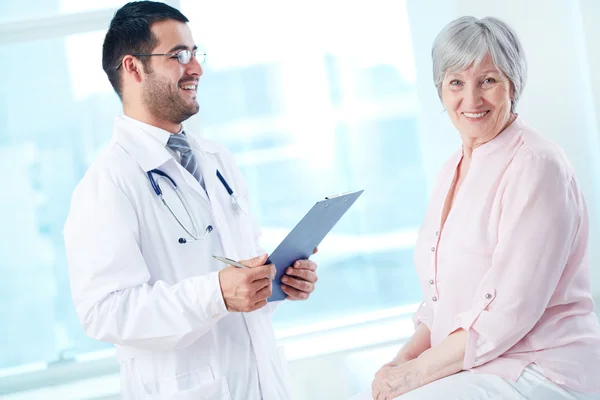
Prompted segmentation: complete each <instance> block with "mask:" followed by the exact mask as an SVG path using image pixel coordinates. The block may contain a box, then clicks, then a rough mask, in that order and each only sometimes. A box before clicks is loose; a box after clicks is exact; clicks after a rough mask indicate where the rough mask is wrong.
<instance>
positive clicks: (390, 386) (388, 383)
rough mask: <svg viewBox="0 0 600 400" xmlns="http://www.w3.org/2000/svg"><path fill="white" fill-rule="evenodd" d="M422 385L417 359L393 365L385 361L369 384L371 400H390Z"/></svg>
mask: <svg viewBox="0 0 600 400" xmlns="http://www.w3.org/2000/svg"><path fill="white" fill-rule="evenodd" d="M421 386H423V383H422V381H421V377H420V373H419V370H418V369H417V360H410V361H407V362H405V363H402V364H399V365H394V364H393V362H392V363H387V364H385V365H384V366H383V367H381V368H380V369H379V371H377V373H376V374H375V379H374V380H373V384H372V385H371V392H372V395H373V400H392V399H395V398H396V397H398V396H400V395H403V394H404V393H408V392H410V391H411V390H414V389H416V388H418V387H421Z"/></svg>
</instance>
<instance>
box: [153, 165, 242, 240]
mask: <svg viewBox="0 0 600 400" xmlns="http://www.w3.org/2000/svg"><path fill="white" fill-rule="evenodd" d="M146 174H147V175H148V180H150V184H151V185H152V188H153V189H154V193H156V195H157V196H158V198H159V199H160V200H161V201H162V203H163V204H164V205H165V207H167V209H168V210H169V212H170V213H171V215H172V216H173V218H175V220H176V221H177V223H178V224H179V226H181V227H182V228H183V230H184V231H185V233H187V234H188V236H190V237H191V238H192V239H191V240H189V239H186V238H184V237H180V238H179V240H178V241H179V243H181V244H185V243H187V242H188V240H189V241H191V242H195V241H197V240H204V239H205V238H206V236H208V234H209V233H211V232H212V230H213V227H212V225H208V226H207V227H206V229H205V230H204V233H202V234H200V232H199V231H198V227H197V226H196V223H195V222H194V218H193V217H192V214H191V212H190V209H189V207H188V205H187V202H186V201H185V199H184V198H183V195H182V194H181V190H180V189H179V186H177V184H176V183H175V181H174V180H173V178H171V177H170V176H169V175H167V173H165V172H163V171H161V170H159V169H153V170H151V171H148V172H146ZM153 174H156V175H158V176H160V177H163V178H165V179H167V181H169V183H170V184H171V187H172V188H173V190H175V193H176V194H177V197H179V201H181V204H183V208H184V209H185V212H186V213H187V215H188V218H189V219H190V221H192V228H193V230H194V233H192V232H191V231H190V230H189V229H188V228H186V226H185V225H184V224H183V222H181V220H180V219H179V218H178V217H177V215H175V213H174V212H173V210H172V209H171V207H169V205H168V204H167V202H166V201H165V198H164V197H163V194H162V190H161V189H160V186H159V185H158V182H157V181H156V180H155V179H154V176H153ZM217 178H219V180H220V181H221V183H222V184H223V186H224V187H225V190H227V193H228V194H229V197H231V204H232V207H233V210H234V211H235V213H236V214H240V213H241V212H244V213H246V212H247V210H246V209H244V207H242V205H241V204H240V203H239V201H238V197H237V196H236V194H235V193H234V192H233V190H232V189H231V186H229V184H228V183H227V181H226V180H225V178H224V177H223V175H221V172H219V170H217ZM207 195H208V193H207Z"/></svg>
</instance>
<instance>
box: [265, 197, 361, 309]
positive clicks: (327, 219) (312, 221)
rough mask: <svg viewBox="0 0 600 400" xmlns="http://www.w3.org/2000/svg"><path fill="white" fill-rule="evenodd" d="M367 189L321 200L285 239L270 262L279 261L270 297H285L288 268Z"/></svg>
mask: <svg viewBox="0 0 600 400" xmlns="http://www.w3.org/2000/svg"><path fill="white" fill-rule="evenodd" d="M363 192H364V190H359V191H356V192H348V193H342V194H338V195H335V196H330V197H325V199H324V200H321V201H318V202H317V203H315V205H314V206H313V207H312V208H311V209H310V211H309V212H308V213H307V214H306V215H305V216H304V218H302V220H300V222H299V223H298V224H297V225H296V226H295V227H294V229H292V231H291V232H290V233H289V234H288V235H287V236H286V237H285V239H283V241H282V242H281V243H280V244H279V246H277V248H276V249H275V250H274V251H273V253H271V255H270V256H269V258H268V259H267V262H266V264H271V263H272V264H275V268H276V269H277V273H276V274H275V278H274V279H273V293H272V294H271V297H269V298H268V299H267V301H269V302H271V301H279V300H284V299H285V297H286V294H285V293H284V292H283V290H282V289H281V278H282V277H283V275H285V270H286V269H287V268H288V267H289V266H291V265H292V264H293V263H294V261H296V260H302V259H308V258H309V257H310V256H311V255H312V254H313V251H314V250H315V248H317V246H318V245H319V244H320V243H321V241H322V240H323V239H324V238H325V236H327V234H328V233H329V231H331V229H332V228H333V227H334V226H335V224H337V222H338V221H339V220H340V218H342V216H343V215H344V214H345V213H346V211H348V209H349V208H350V207H351V206H352V204H354V202H355V201H356V199H358V197H359V196H360V195H361V194H362V193H363Z"/></svg>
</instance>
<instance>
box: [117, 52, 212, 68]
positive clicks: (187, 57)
mask: <svg viewBox="0 0 600 400" xmlns="http://www.w3.org/2000/svg"><path fill="white" fill-rule="evenodd" d="M132 56H134V57H151V56H168V57H170V58H176V59H177V61H179V64H183V65H186V64H189V63H190V61H192V57H193V58H195V59H196V60H197V61H198V62H199V63H200V64H204V63H205V62H206V53H200V52H198V50H193V51H190V50H181V51H179V52H177V53H163V54H132ZM122 63H123V61H122V60H121V62H120V63H119V64H118V65H117V66H116V67H115V69H119V68H120V67H121V64H122Z"/></svg>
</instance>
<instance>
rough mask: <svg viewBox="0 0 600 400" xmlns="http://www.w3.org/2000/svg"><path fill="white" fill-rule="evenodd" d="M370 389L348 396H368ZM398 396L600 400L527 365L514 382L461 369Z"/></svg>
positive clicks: (415, 399)
mask: <svg viewBox="0 0 600 400" xmlns="http://www.w3.org/2000/svg"><path fill="white" fill-rule="evenodd" d="M371 399H372V397H371V392H370V391H368V392H367V391H366V392H363V393H360V394H359V395H356V396H355V397H353V398H352V399H351V400H371ZM396 399H397V400H600V393H597V394H585V393H578V392H574V391H570V390H567V389H564V388H562V387H560V386H558V385H556V384H554V383H552V382H551V381H549V380H548V379H546V378H545V377H544V376H543V375H542V374H541V373H540V371H539V369H538V368H537V367H536V366H534V365H530V366H529V367H527V368H526V369H525V370H524V371H523V374H522V375H521V377H520V378H519V379H518V380H517V382H508V381H506V380H504V379H502V378H500V377H498V376H496V375H489V374H476V373H473V372H468V371H463V372H459V373H458V374H454V375H450V376H448V377H446V378H442V379H440V380H437V381H435V382H432V383H430V384H428V385H425V386H423V387H420V388H418V389H415V390H413V391H411V392H409V393H406V394H404V395H402V396H400V397H397V398H396Z"/></svg>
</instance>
